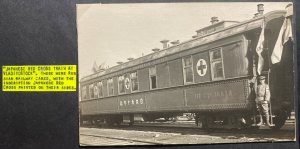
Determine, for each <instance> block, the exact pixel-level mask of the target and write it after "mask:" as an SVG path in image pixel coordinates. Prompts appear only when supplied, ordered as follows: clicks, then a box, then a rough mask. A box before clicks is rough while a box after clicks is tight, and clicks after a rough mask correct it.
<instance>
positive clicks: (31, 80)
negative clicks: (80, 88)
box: [2, 65, 76, 92]
mask: <svg viewBox="0 0 300 149" xmlns="http://www.w3.org/2000/svg"><path fill="white" fill-rule="evenodd" d="M2 91H52V92H55V91H76V65H27V66H2Z"/></svg>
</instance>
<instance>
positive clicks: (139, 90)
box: [80, 10, 294, 128]
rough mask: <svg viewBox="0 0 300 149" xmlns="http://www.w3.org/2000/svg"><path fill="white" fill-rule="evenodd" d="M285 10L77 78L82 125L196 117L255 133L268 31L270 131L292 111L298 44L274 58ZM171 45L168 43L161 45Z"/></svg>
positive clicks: (215, 26)
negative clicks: (186, 115)
mask: <svg viewBox="0 0 300 149" xmlns="http://www.w3.org/2000/svg"><path fill="white" fill-rule="evenodd" d="M285 15H286V11H284V10H278V11H272V12H269V13H267V14H263V12H261V10H260V12H259V13H258V15H257V16H256V17H254V18H252V19H250V20H246V21H244V22H235V21H218V19H217V18H216V17H213V18H212V21H211V22H212V24H211V25H210V26H207V27H205V28H202V29H200V30H198V31H197V35H196V36H194V37H193V38H192V39H191V40H189V41H185V42H182V43H175V44H174V45H172V46H166V44H165V45H164V49H162V50H155V52H153V53H151V54H149V55H145V56H143V57H140V58H137V59H134V60H131V61H128V62H126V63H123V64H119V65H117V66H114V67H112V68H109V69H106V70H103V71H101V72H98V73H95V74H91V75H89V76H86V77H84V78H82V79H81V80H80V88H81V93H80V94H81V101H80V120H81V121H105V122H107V123H109V124H114V123H121V122H129V123H130V124H132V123H133V122H134V120H136V119H138V118H139V117H142V118H143V119H144V120H153V119H155V118H158V117H171V116H174V115H176V114H178V113H184V112H189V113H195V114H196V115H197V116H196V122H197V123H198V122H199V123H201V124H202V127H203V128H236V127H243V126H246V127H250V126H251V125H252V124H253V123H255V120H256V115H257V111H256V106H255V101H254V100H255V89H254V88H255V86H256V84H257V81H256V78H257V76H258V73H257V66H258V54H257V52H256V48H257V44H258V42H259V41H258V40H259V38H260V37H261V36H262V35H261V33H262V30H263V31H264V33H263V36H264V44H263V47H264V48H263V52H262V57H263V58H264V65H263V70H262V74H264V75H265V76H267V83H268V84H269V85H270V92H271V113H272V121H273V122H272V123H274V124H275V126H273V127H272V128H280V127H282V126H283V124H284V123H285V120H286V119H287V117H288V116H289V115H290V113H291V110H292V109H293V105H294V104H293V102H294V101H293V90H294V88H293V86H294V84H293V44H292V40H291V39H289V41H288V43H287V44H285V47H284V48H286V49H287V50H284V51H283V53H282V60H281V62H279V63H276V64H272V63H271V62H270V56H271V54H272V52H273V48H274V46H275V43H276V41H277V39H278V36H279V32H280V29H281V26H282V24H283V22H284V20H285ZM162 42H163V43H166V41H162Z"/></svg>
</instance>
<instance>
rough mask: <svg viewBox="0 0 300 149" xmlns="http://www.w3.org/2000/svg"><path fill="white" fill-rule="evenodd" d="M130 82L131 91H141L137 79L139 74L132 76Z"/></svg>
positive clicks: (135, 73)
mask: <svg viewBox="0 0 300 149" xmlns="http://www.w3.org/2000/svg"><path fill="white" fill-rule="evenodd" d="M130 80H131V91H133V92H134V91H138V90H139V84H138V78H137V72H133V73H131V74H130Z"/></svg>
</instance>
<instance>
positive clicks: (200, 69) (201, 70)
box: [196, 59, 207, 77]
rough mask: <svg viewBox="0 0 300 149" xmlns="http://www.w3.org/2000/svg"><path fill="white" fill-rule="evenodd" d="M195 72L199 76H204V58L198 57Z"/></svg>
mask: <svg viewBox="0 0 300 149" xmlns="http://www.w3.org/2000/svg"><path fill="white" fill-rule="evenodd" d="M196 69H197V73H198V74H199V76H201V77H202V76H205V74H206V71H207V64H206V61H205V60H204V59H199V60H198V62H197V65H196Z"/></svg>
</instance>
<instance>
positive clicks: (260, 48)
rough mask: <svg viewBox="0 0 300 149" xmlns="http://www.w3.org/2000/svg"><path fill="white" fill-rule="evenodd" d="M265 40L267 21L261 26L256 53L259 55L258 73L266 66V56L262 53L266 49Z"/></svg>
mask: <svg viewBox="0 0 300 149" xmlns="http://www.w3.org/2000/svg"><path fill="white" fill-rule="evenodd" d="M264 41H265V22H264V21H263V22H262V26H261V32H260V35H259V39H258V42H257V46H256V53H257V55H258V64H257V73H258V74H259V75H260V74H261V72H262V69H263V67H264V58H263V57H262V55H261V53H262V51H263V49H264Z"/></svg>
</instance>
